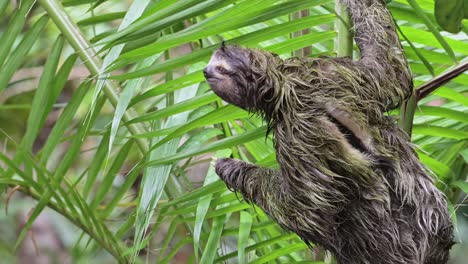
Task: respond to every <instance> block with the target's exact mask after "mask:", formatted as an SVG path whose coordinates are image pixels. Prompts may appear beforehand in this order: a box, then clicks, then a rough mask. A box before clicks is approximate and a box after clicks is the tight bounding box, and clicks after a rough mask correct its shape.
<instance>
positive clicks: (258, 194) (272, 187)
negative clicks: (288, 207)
mask: <svg viewBox="0 0 468 264" xmlns="http://www.w3.org/2000/svg"><path fill="white" fill-rule="evenodd" d="M216 173H217V174H218V175H219V176H220V177H221V179H222V180H223V181H224V182H225V183H226V185H227V186H228V187H229V189H231V190H233V191H236V192H239V193H241V194H242V196H243V197H244V198H245V199H246V200H248V201H249V202H253V203H255V204H257V205H258V206H259V207H260V208H262V209H263V210H264V211H265V212H266V213H267V214H269V215H270V216H272V217H273V218H276V217H277V214H278V213H281V212H280V211H281V210H282V209H281V208H284V205H285V204H286V199H285V197H284V194H285V193H286V192H285V190H284V188H285V184H286V183H285V182H284V181H283V177H282V176H281V174H280V173H279V172H278V171H275V170H272V169H268V168H262V167H259V166H256V165H252V164H248V163H246V162H244V161H241V160H236V159H220V160H218V162H217V163H216ZM283 213H284V212H283Z"/></svg>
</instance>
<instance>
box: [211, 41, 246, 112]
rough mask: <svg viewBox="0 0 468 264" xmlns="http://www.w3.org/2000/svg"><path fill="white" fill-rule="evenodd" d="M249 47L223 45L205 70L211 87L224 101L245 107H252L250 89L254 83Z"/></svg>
mask: <svg viewBox="0 0 468 264" xmlns="http://www.w3.org/2000/svg"><path fill="white" fill-rule="evenodd" d="M250 55H251V51H250V50H248V49H244V48H240V47H236V46H223V47H221V48H219V49H218V50H216V51H215V53H214V54H213V56H212V57H211V60H210V62H209V63H208V65H207V66H206V68H205V69H204V70H203V73H204V75H205V78H206V81H207V82H208V84H209V85H210V86H211V89H212V90H213V91H214V93H215V94H217V95H218V96H219V97H221V98H222V99H223V100H224V101H226V102H228V103H231V104H234V105H236V106H238V107H241V108H243V109H248V108H249V107H251V106H252V105H251V103H250V102H249V101H250V100H249V98H247V95H248V91H247V89H249V88H250V87H249V86H251V84H253V83H254V80H253V77H252V73H251V70H250V64H251V61H250Z"/></svg>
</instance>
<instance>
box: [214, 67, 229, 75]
mask: <svg viewBox="0 0 468 264" xmlns="http://www.w3.org/2000/svg"><path fill="white" fill-rule="evenodd" d="M216 71H218V72H219V73H221V74H226V73H228V70H226V69H225V68H224V67H221V66H216Z"/></svg>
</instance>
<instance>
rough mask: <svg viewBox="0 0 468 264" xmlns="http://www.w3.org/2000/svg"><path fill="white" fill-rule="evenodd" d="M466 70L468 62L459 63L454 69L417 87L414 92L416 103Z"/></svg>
mask: <svg viewBox="0 0 468 264" xmlns="http://www.w3.org/2000/svg"><path fill="white" fill-rule="evenodd" d="M467 70H468V60H467V61H465V62H462V63H460V64H459V65H457V66H455V67H454V68H452V69H450V70H448V71H446V72H444V73H442V74H440V75H439V76H436V77H435V78H433V79H432V80H430V81H428V82H426V83H424V84H423V85H421V86H419V88H418V89H417V90H416V91H415V92H416V98H417V101H419V100H421V99H423V98H424V97H426V96H428V95H429V94H430V93H432V92H433V91H435V90H436V89H437V88H439V87H441V86H442V85H444V84H445V83H447V82H449V81H451V80H452V79H454V78H456V77H457V76H459V75H460V74H462V73H463V72H465V71H467Z"/></svg>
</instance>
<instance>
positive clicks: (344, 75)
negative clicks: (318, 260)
mask: <svg viewBox="0 0 468 264" xmlns="http://www.w3.org/2000/svg"><path fill="white" fill-rule="evenodd" d="M344 2H345V3H346V4H347V6H348V8H349V11H350V13H351V17H352V21H353V23H354V30H355V35H356V37H355V40H356V42H357V44H358V46H359V49H360V51H361V58H360V60H359V61H352V60H350V59H348V58H334V59H332V58H317V59H298V58H291V59H286V60H282V59H281V58H279V57H278V56H276V55H274V54H271V53H268V52H265V51H262V50H253V49H244V48H240V47H235V46H226V47H224V46H223V47H221V48H220V49H219V50H217V51H216V52H215V54H214V55H213V57H212V59H211V61H210V63H209V65H208V66H207V68H206V69H205V76H206V78H207V81H208V83H209V84H210V85H211V87H212V89H213V91H214V92H215V93H216V94H218V95H219V96H220V97H222V98H223V99H224V100H226V101H227V102H229V103H232V104H235V105H237V106H239V107H242V108H244V109H247V110H249V111H253V112H256V113H258V114H260V115H262V116H263V117H264V118H265V120H266V121H267V122H268V125H269V127H270V129H271V131H272V132H273V135H274V139H275V148H276V153H277V161H278V163H279V165H280V170H278V171H277V170H271V169H267V168H261V167H258V166H255V165H251V164H247V163H245V162H243V161H240V160H235V159H221V160H219V161H218V162H217V164H216V172H217V173H218V175H219V176H220V177H221V178H222V179H223V180H224V181H225V182H226V184H227V185H228V187H229V188H231V189H233V190H235V191H238V192H240V193H241V194H242V195H243V196H244V198H245V199H247V200H248V201H250V202H253V203H255V204H257V205H258V206H259V207H261V208H262V209H263V210H264V211H265V212H266V213H268V214H269V215H270V216H271V217H272V218H273V219H275V220H276V221H277V222H278V223H279V224H280V225H281V226H282V227H283V228H284V229H287V230H290V231H293V232H295V233H297V234H298V235H299V236H300V237H301V238H302V239H304V240H305V241H306V242H309V243H314V244H316V245H319V246H321V247H323V248H325V249H327V250H330V251H331V252H332V253H333V254H334V255H335V256H336V258H337V260H338V262H339V263H405V264H408V263H414V264H416V263H418V264H419V263H427V264H440V263H446V262H447V261H448V252H449V249H450V247H451V246H452V244H453V227H452V223H451V220H450V217H449V214H448V210H447V204H446V201H445V197H444V196H443V194H442V193H441V192H440V191H439V190H438V189H437V188H436V187H435V186H434V183H433V180H432V178H431V177H430V176H429V174H428V172H427V171H426V169H425V168H424V167H423V166H422V165H421V163H420V162H419V160H418V158H417V156H416V154H415V152H414V151H413V149H412V147H411V144H410V141H409V138H408V137H407V135H406V134H405V133H404V132H403V131H401V130H400V129H399V128H398V127H397V125H396V124H395V121H394V120H393V119H392V118H390V117H388V116H386V115H385V114H384V113H385V112H386V111H389V110H391V109H395V108H396V107H398V106H399V105H400V104H401V103H402V101H403V100H405V99H406V98H408V96H409V95H410V94H411V92H412V78H411V73H410V71H409V69H408V66H407V62H406V59H405V57H404V54H403V51H402V48H401V46H400V43H399V40H398V36H397V34H396V33H395V29H394V24H393V20H392V17H391V15H390V13H389V12H388V10H387V9H386V7H385V3H384V1H383V0H382V1H381V0H345V1H344Z"/></svg>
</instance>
